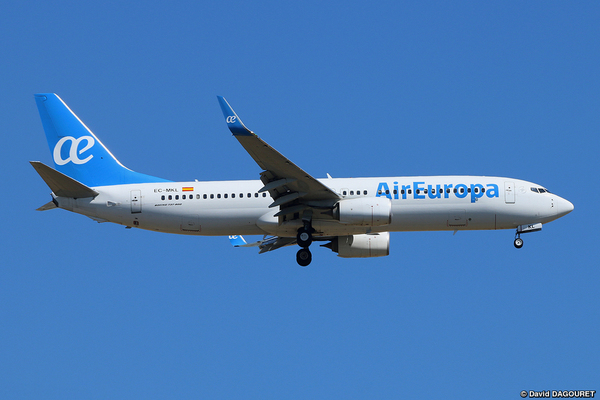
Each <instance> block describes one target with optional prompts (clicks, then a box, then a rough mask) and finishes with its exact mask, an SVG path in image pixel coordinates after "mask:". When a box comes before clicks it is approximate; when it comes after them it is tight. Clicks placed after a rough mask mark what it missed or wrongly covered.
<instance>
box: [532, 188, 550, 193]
mask: <svg viewBox="0 0 600 400" xmlns="http://www.w3.org/2000/svg"><path fill="white" fill-rule="evenodd" d="M531 191H532V192H535V193H550V191H549V190H548V189H544V188H541V187H540V188H535V187H532V188H531Z"/></svg>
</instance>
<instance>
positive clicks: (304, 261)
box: [296, 222, 314, 267]
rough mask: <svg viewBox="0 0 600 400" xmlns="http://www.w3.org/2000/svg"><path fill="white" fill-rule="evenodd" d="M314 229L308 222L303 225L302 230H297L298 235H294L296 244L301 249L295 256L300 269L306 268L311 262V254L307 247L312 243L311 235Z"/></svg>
mask: <svg viewBox="0 0 600 400" xmlns="http://www.w3.org/2000/svg"><path fill="white" fill-rule="evenodd" d="M313 231H314V229H313V228H312V226H311V225H310V222H308V223H305V224H304V227H303V228H300V229H298V235H296V242H298V245H299V246H300V247H302V248H301V249H300V250H298V253H297V254H296V261H297V262H298V264H299V265H300V266H301V267H306V266H308V264H310V262H311V261H312V254H311V252H310V250H309V249H308V246H310V244H311V243H312V240H313V239H312V233H313Z"/></svg>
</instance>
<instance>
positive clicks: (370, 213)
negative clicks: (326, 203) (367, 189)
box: [333, 197, 392, 226]
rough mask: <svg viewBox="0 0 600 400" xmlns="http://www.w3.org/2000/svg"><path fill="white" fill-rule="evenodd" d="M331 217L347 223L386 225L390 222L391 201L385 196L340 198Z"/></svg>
mask: <svg viewBox="0 0 600 400" xmlns="http://www.w3.org/2000/svg"><path fill="white" fill-rule="evenodd" d="M333 217H334V218H335V219H337V220H338V221H340V223H342V224H347V225H358V226H382V225H388V224H390V223H391V222H392V201H391V200H390V199H388V198H387V197H360V198H356V199H345V200H341V201H339V202H338V203H337V204H336V206H335V208H334V209H333Z"/></svg>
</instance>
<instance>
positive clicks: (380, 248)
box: [323, 232, 390, 258]
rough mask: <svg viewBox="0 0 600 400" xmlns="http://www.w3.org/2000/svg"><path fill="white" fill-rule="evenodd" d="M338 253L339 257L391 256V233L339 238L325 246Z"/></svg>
mask: <svg viewBox="0 0 600 400" xmlns="http://www.w3.org/2000/svg"><path fill="white" fill-rule="evenodd" d="M323 247H328V248H330V249H331V250H332V251H333V252H335V253H338V257H344V258H358V257H383V256H388V255H389V254H390V233H389V232H380V233H373V234H366V235H349V236H337V237H335V238H334V239H333V240H332V241H331V242H330V243H327V244H325V245H323Z"/></svg>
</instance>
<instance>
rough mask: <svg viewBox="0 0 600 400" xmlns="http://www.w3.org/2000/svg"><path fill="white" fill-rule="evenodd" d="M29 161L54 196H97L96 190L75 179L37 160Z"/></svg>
mask: <svg viewBox="0 0 600 400" xmlns="http://www.w3.org/2000/svg"><path fill="white" fill-rule="evenodd" d="M30 163H31V165H32V166H33V168H35V170H36V171H37V173H38V174H40V176H41V177H42V179H43V180H44V182H46V184H47V185H48V187H50V189H51V190H52V192H53V193H54V194H55V195H56V196H59V197H72V198H76V199H77V198H85V197H96V196H98V192H96V191H95V190H94V189H91V188H89V187H87V186H85V185H84V184H83V183H80V182H77V181H76V180H75V179H73V178H70V177H68V176H66V175H65V174H62V173H60V172H58V171H57V170H55V169H53V168H50V167H49V166H47V165H45V164H43V163H41V162H39V161H30ZM43 207H45V206H42V208H43Z"/></svg>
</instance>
